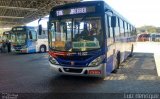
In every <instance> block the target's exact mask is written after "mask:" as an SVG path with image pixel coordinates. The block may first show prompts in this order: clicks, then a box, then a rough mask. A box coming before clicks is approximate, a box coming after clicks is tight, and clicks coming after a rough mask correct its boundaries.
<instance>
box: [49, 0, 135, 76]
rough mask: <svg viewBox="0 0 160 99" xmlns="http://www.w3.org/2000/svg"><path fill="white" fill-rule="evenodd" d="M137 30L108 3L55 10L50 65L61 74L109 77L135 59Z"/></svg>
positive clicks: (66, 6) (50, 40) (65, 6)
mask: <svg viewBox="0 0 160 99" xmlns="http://www.w3.org/2000/svg"><path fill="white" fill-rule="evenodd" d="M135 31H136V29H135V27H134V26H133V25H132V24H130V22H128V21H127V20H126V19H125V18H124V17H122V16H121V15H120V14H118V13H117V12H116V11H115V10H113V9H112V8H111V7H110V6H109V5H108V4H106V3H105V2H104V1H85V2H76V3H71V4H65V5H60V6H56V7H53V8H52V9H51V11H50V16H49V22H48V39H49V40H48V41H49V52H48V53H49V64H50V67H51V69H52V70H53V71H55V72H57V73H59V74H67V75H79V76H80V75H82V76H95V77H102V78H104V77H106V76H107V75H110V74H111V73H116V72H117V69H118V68H119V65H120V63H121V62H123V61H124V60H125V59H126V58H127V57H128V56H129V55H130V56H132V53H133V49H134V42H135V40H136V33H135Z"/></svg>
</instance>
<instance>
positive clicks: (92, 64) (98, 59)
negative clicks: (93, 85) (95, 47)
mask: <svg viewBox="0 0 160 99" xmlns="http://www.w3.org/2000/svg"><path fill="white" fill-rule="evenodd" d="M103 60H104V56H103V55H102V56H99V57H97V58H96V59H94V60H93V61H92V62H90V63H89V65H88V66H98V65H99V64H101V63H102V61H103Z"/></svg>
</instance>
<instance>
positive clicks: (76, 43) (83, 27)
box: [49, 17, 103, 51]
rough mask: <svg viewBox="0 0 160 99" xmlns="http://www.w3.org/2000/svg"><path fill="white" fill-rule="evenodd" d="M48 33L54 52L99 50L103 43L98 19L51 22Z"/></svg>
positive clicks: (88, 18)
mask: <svg viewBox="0 0 160 99" xmlns="http://www.w3.org/2000/svg"><path fill="white" fill-rule="evenodd" d="M49 31H50V32H49V42H50V47H51V48H53V49H54V50H59V51H88V50H94V49H99V48H100V47H101V45H102V42H103V41H102V40H103V36H102V35H103V33H102V27H101V18H100V17H83V18H71V19H59V20H52V21H51V26H50V28H49Z"/></svg>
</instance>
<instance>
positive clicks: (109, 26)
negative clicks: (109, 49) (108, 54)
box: [106, 15, 114, 46]
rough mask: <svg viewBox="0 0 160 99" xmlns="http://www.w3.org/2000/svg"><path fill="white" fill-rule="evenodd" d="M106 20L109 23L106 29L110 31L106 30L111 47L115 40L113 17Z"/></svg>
mask: <svg viewBox="0 0 160 99" xmlns="http://www.w3.org/2000/svg"><path fill="white" fill-rule="evenodd" d="M106 19H107V23H106V24H107V25H106V26H107V27H106V29H108V30H106V33H107V34H106V36H107V46H109V45H111V44H113V43H114V38H113V29H112V27H111V16H109V15H107V16H106Z"/></svg>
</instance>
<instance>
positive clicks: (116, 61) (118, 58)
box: [112, 52, 121, 73]
mask: <svg viewBox="0 0 160 99" xmlns="http://www.w3.org/2000/svg"><path fill="white" fill-rule="evenodd" d="M120 57H121V56H120V52H119V53H118V54H117V57H116V58H115V61H114V67H115V68H114V70H113V71H112V73H117V71H118V69H119V65H120Z"/></svg>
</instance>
